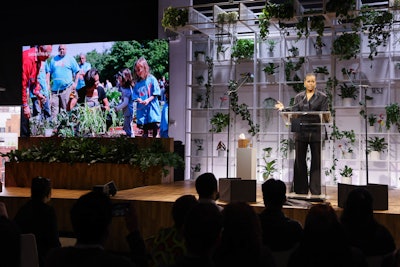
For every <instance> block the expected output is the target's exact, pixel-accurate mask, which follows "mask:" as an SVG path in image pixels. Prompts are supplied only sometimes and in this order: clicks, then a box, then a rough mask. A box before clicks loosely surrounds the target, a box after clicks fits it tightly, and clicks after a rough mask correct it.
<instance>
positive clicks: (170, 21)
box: [161, 6, 189, 30]
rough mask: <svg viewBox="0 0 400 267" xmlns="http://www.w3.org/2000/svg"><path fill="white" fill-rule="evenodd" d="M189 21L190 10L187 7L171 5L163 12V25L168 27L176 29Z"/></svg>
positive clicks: (165, 27)
mask: <svg viewBox="0 0 400 267" xmlns="http://www.w3.org/2000/svg"><path fill="white" fill-rule="evenodd" d="M188 21H189V11H188V9H186V8H176V7H172V6H169V7H167V9H165V11H164V13H163V18H162V19H161V26H163V27H164V30H166V29H174V30H176V29H177V28H178V27H183V26H185V25H186V23H187V22H188Z"/></svg>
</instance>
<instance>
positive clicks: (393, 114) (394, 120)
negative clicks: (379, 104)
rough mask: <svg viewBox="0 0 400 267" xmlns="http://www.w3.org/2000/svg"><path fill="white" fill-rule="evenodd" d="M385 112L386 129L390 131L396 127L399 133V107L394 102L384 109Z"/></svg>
mask: <svg viewBox="0 0 400 267" xmlns="http://www.w3.org/2000/svg"><path fill="white" fill-rule="evenodd" d="M385 110H386V129H388V130H389V129H390V128H391V127H392V126H395V127H397V130H398V131H399V132H400V106H399V103H397V102H395V103H392V104H389V105H387V106H386V107H385Z"/></svg>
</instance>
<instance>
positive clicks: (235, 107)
mask: <svg viewBox="0 0 400 267" xmlns="http://www.w3.org/2000/svg"><path fill="white" fill-rule="evenodd" d="M249 78H250V77H249V76H247V75H246V76H245V77H243V78H242V79H243V80H242V81H241V82H243V83H244V82H246V81H247V80H248V79H249ZM238 86H239V83H238V81H233V80H230V81H229V90H228V95H229V98H230V109H231V110H232V111H233V112H234V113H235V114H236V115H240V116H241V118H242V120H246V121H247V123H248V125H249V127H250V128H249V130H248V131H247V132H248V133H249V134H251V135H252V136H255V135H256V134H257V133H258V132H259V131H260V125H259V124H257V123H254V121H253V120H252V118H251V114H250V111H249V108H248V105H247V104H246V103H242V104H240V105H239V96H238V93H237V90H238V89H239V88H238Z"/></svg>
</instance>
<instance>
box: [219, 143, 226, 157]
mask: <svg viewBox="0 0 400 267" xmlns="http://www.w3.org/2000/svg"><path fill="white" fill-rule="evenodd" d="M217 151H218V157H223V156H224V154H225V151H226V146H225V144H224V143H223V142H222V141H219V142H218V145H217Z"/></svg>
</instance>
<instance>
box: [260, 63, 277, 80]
mask: <svg viewBox="0 0 400 267" xmlns="http://www.w3.org/2000/svg"><path fill="white" fill-rule="evenodd" d="M278 67H279V66H276V65H275V63H273V62H269V63H267V64H266V65H265V67H264V68H263V71H264V73H265V80H266V81H267V82H270V83H274V82H275V72H276V71H275V70H276V69H277V68H278Z"/></svg>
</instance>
